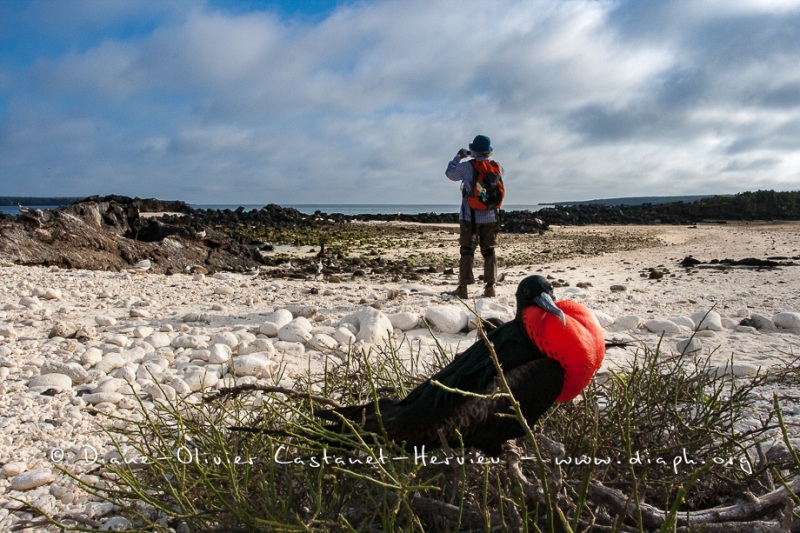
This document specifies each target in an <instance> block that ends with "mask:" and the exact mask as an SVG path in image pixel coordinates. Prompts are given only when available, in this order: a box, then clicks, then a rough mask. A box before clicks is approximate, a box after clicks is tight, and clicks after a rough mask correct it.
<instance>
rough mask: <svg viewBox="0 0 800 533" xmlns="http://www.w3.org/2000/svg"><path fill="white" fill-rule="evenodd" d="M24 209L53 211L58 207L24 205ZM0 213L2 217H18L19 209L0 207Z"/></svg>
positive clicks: (9, 206)
mask: <svg viewBox="0 0 800 533" xmlns="http://www.w3.org/2000/svg"><path fill="white" fill-rule="evenodd" d="M25 207H30V208H31V209H41V210H42V211H44V210H45V209H55V208H56V207H58V206H57V205H26V206H25ZM0 213H3V214H4V215H19V208H18V207H17V206H15V205H0Z"/></svg>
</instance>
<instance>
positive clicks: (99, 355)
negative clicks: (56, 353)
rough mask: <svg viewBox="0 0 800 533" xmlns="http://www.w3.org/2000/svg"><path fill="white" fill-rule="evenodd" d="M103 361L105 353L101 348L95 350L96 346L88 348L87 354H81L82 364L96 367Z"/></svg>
mask: <svg viewBox="0 0 800 533" xmlns="http://www.w3.org/2000/svg"><path fill="white" fill-rule="evenodd" d="M102 359H103V352H102V351H101V350H100V349H99V348H95V347H94V346H92V347H90V348H87V349H86V351H85V352H83V353H82V354H81V364H83V365H87V366H94V365H96V364H97V363H99V362H100V361H101V360H102Z"/></svg>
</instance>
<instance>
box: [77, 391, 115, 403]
mask: <svg viewBox="0 0 800 533" xmlns="http://www.w3.org/2000/svg"><path fill="white" fill-rule="evenodd" d="M123 398H124V396H123V395H122V394H120V393H118V392H95V393H92V394H87V395H85V396H84V397H83V399H84V400H86V402H87V403H90V404H92V405H97V404H98V403H113V404H117V403H119V402H120V401H122V399H123Z"/></svg>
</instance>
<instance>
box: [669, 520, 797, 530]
mask: <svg viewBox="0 0 800 533" xmlns="http://www.w3.org/2000/svg"><path fill="white" fill-rule="evenodd" d="M675 531H676V533H693V532H694V531H697V528H693V527H687V526H683V527H679V528H677V529H676V530H675ZM700 531H702V533H783V532H785V531H788V530H786V529H784V528H783V526H781V525H780V524H779V523H778V522H720V523H718V524H703V526H702V528H700Z"/></svg>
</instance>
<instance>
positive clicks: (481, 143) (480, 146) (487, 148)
mask: <svg viewBox="0 0 800 533" xmlns="http://www.w3.org/2000/svg"><path fill="white" fill-rule="evenodd" d="M469 149H470V150H472V151H473V152H475V153H477V154H486V153H489V152H491V151H492V141H491V140H489V137H487V136H486V135H478V136H477V137H475V139H474V140H473V141H472V143H471V144H470V145H469Z"/></svg>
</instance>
